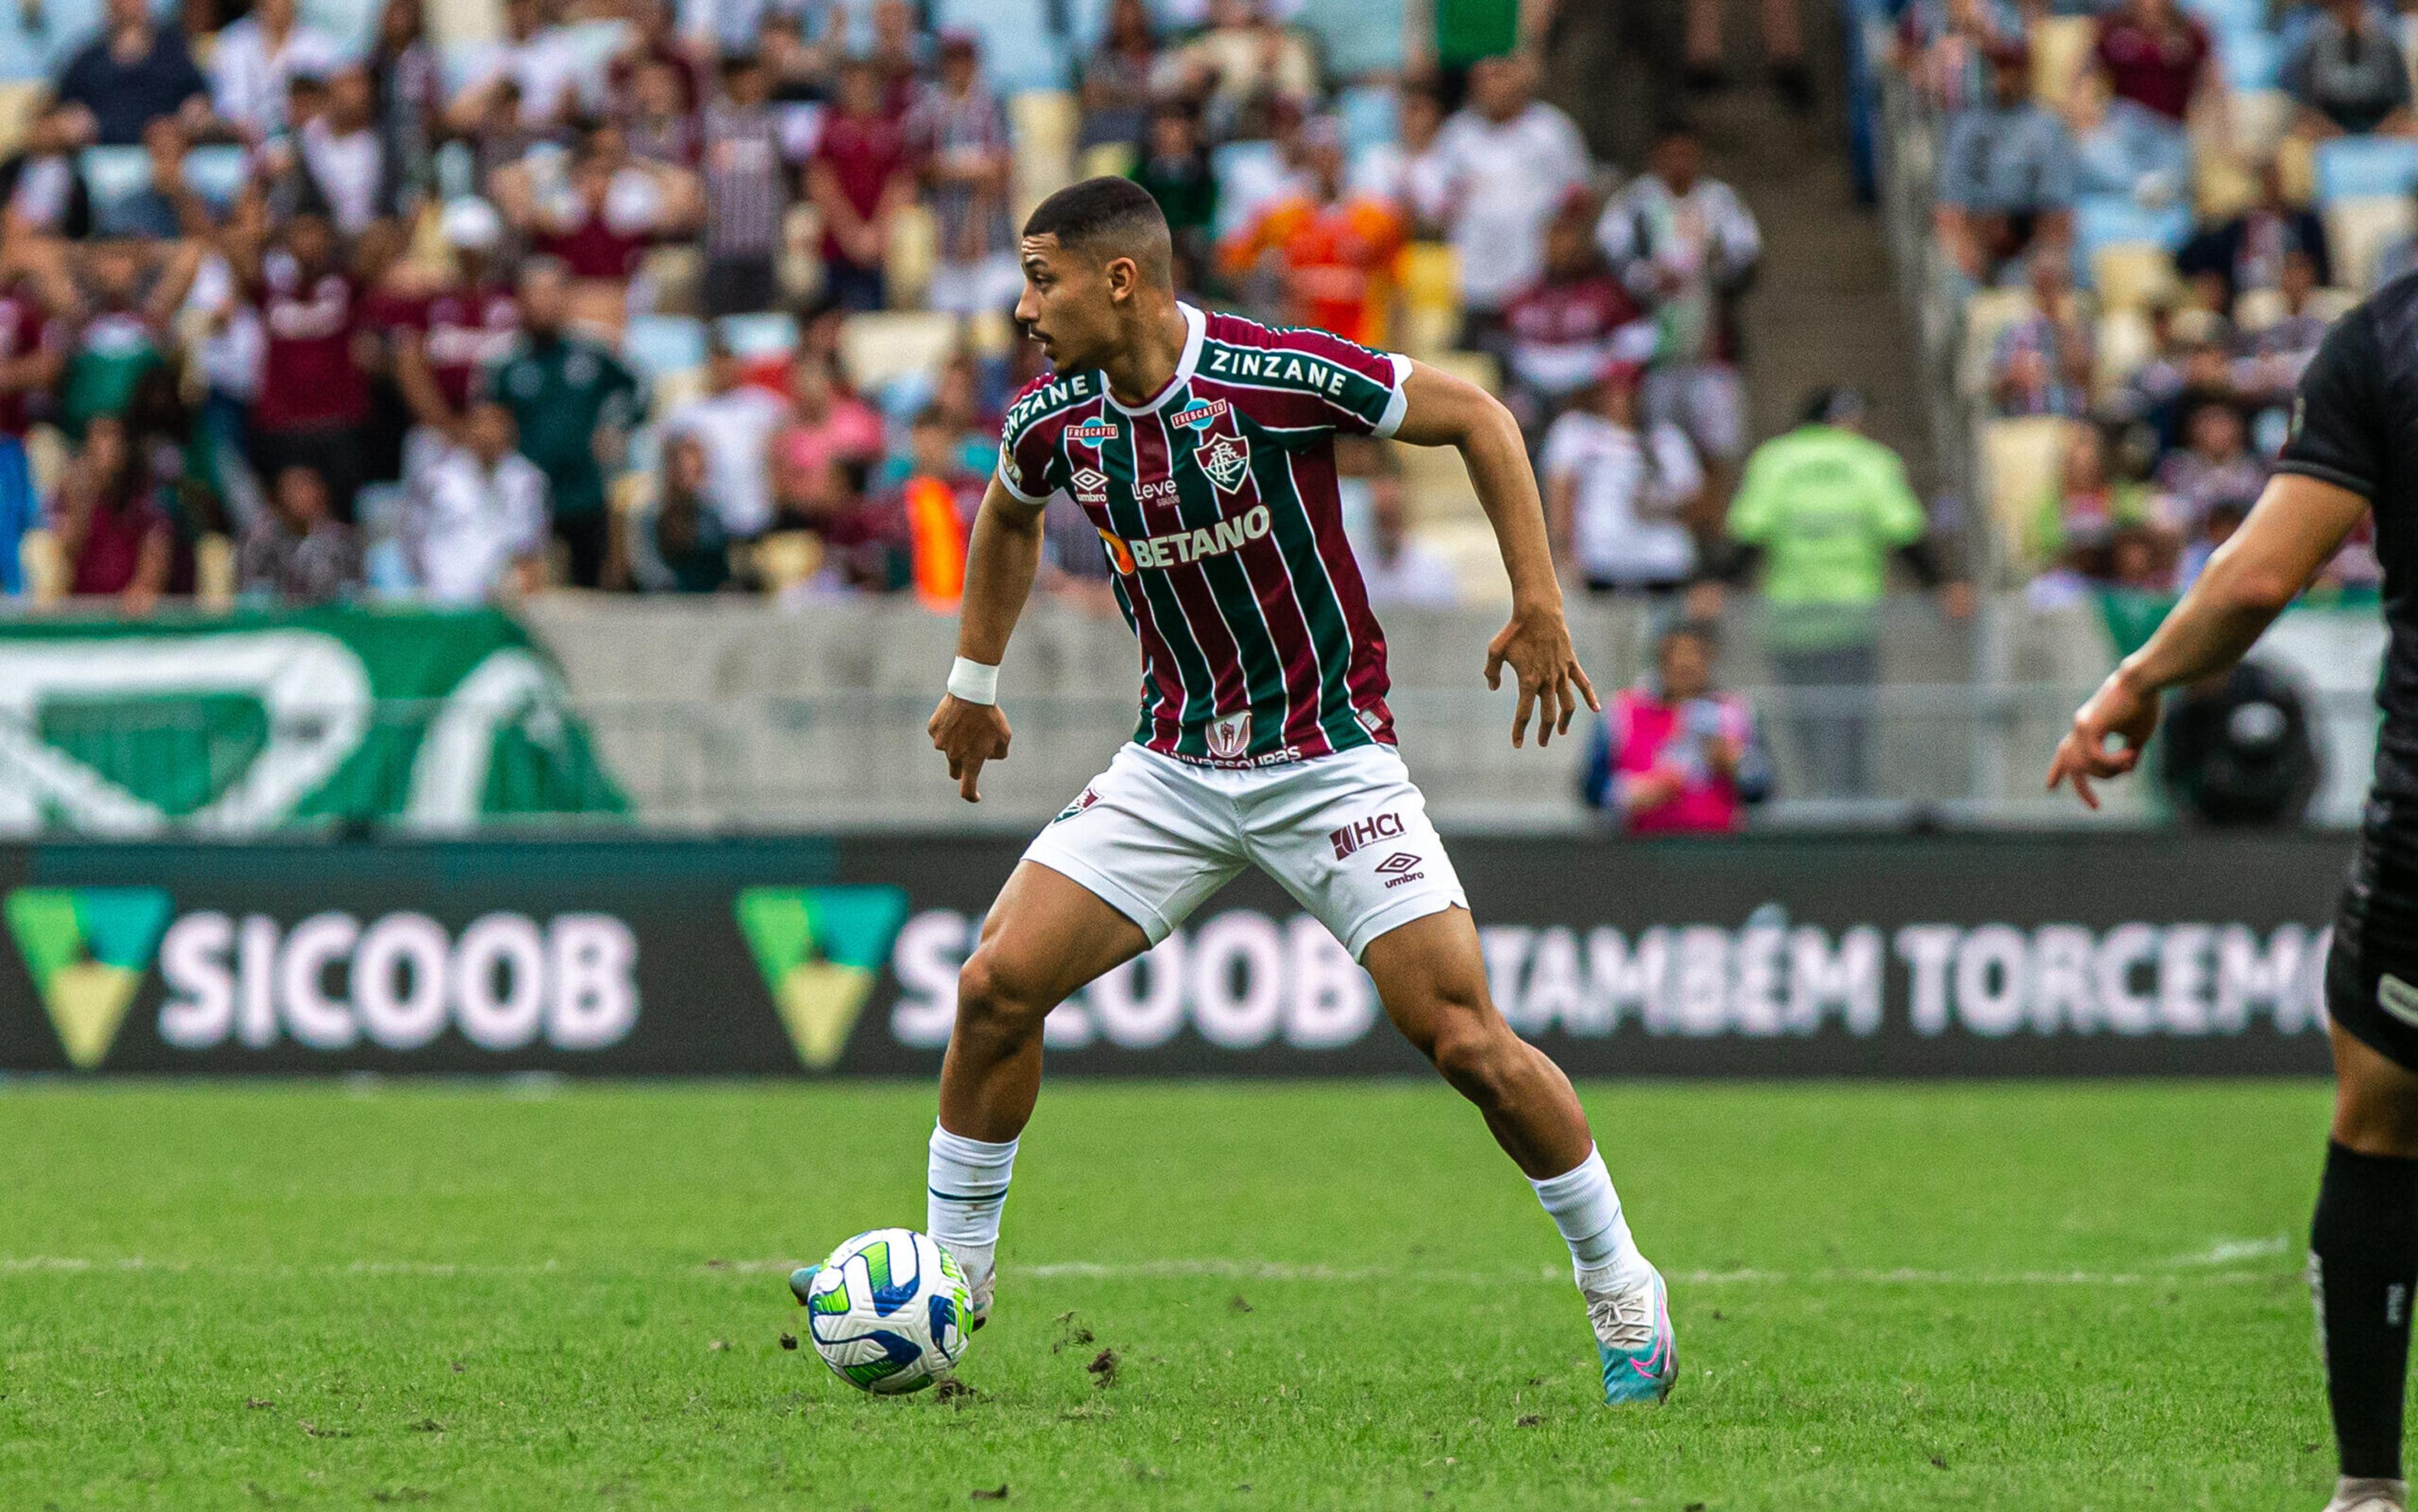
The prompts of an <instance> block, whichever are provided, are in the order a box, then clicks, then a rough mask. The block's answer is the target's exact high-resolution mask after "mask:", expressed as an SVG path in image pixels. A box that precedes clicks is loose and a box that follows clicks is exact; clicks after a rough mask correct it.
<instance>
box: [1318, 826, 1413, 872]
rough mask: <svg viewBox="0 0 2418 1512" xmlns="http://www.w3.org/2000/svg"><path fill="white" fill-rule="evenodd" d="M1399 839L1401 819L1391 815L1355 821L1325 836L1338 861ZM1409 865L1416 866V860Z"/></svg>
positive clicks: (1383, 868) (1382, 869) (1380, 869)
mask: <svg viewBox="0 0 2418 1512" xmlns="http://www.w3.org/2000/svg"><path fill="white" fill-rule="evenodd" d="M1401 837H1402V817H1401V816H1400V814H1393V813H1385V814H1380V815H1377V816H1376V817H1373V818H1366V819H1355V820H1354V821H1353V822H1352V823H1350V824H1347V825H1345V826H1344V827H1343V828H1341V829H1340V830H1336V831H1332V832H1329V833H1328V834H1327V836H1326V838H1327V839H1329V840H1332V841H1333V842H1335V859H1336V860H1338V861H1341V860H1342V859H1343V858H1344V857H1346V856H1349V855H1351V854H1352V853H1353V852H1354V851H1355V850H1357V849H1359V848H1361V847H1362V846H1373V845H1375V844H1376V843H1377V842H1378V841H1380V840H1399V839H1400V838H1401ZM1395 859H1396V860H1400V857H1397V858H1395ZM1411 864H1412V865H1414V866H1416V865H1417V864H1418V858H1417V857H1416V856H1414V857H1412V858H1411ZM1377 869H1378V870H1379V871H1384V870H1385V867H1384V866H1380V867H1378V868H1377Z"/></svg>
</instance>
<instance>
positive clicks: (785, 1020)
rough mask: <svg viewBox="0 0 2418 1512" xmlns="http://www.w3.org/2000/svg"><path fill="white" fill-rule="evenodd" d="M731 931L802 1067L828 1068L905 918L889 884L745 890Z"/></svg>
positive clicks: (900, 892)
mask: <svg viewBox="0 0 2418 1512" xmlns="http://www.w3.org/2000/svg"><path fill="white" fill-rule="evenodd" d="M735 907H736V909H737V912H738V915H739V932H740V933H741V934H742V935H744V936H746V937H747V948H748V950H749V952H750V953H751V954H753V955H755V957H756V969H757V970H758V971H760V972H762V973H763V975H764V985H765V987H766V988H767V989H768V990H770V991H771V993H772V994H773V1006H775V1007H777V1008H778V1009H779V1010H780V1012H781V1023H782V1025H783V1026H784V1027H785V1028H787V1029H788V1031H789V1043H790V1045H791V1046H794V1047H795V1048H796V1050H797V1052H798V1059H799V1061H802V1062H803V1063H804V1065H805V1066H806V1068H807V1069H808V1070H810V1071H828V1070H829V1069H831V1067H832V1066H834V1065H835V1064H837V1063H838V1061H839V1058H840V1052H841V1051H843V1050H845V1049H847V1048H848V1036H849V1031H851V1030H853V1029H854V1028H855V1027H856V1017H857V1015H858V1014H860V1013H862V1012H863V1011H864V1009H865V1000H866V999H867V998H869V997H871V996H872V995H873V984H874V983H875V982H876V981H877V980H878V979H880V975H881V968H882V965H883V963H884V962H886V961H888V960H889V959H890V945H891V941H893V940H894V939H897V937H898V926H899V924H902V923H904V922H905V920H906V918H907V893H906V891H905V890H904V889H902V888H895V887H751V888H748V889H747V890H745V891H744V892H742V893H740V894H739V897H738V900H737V903H736V905H735Z"/></svg>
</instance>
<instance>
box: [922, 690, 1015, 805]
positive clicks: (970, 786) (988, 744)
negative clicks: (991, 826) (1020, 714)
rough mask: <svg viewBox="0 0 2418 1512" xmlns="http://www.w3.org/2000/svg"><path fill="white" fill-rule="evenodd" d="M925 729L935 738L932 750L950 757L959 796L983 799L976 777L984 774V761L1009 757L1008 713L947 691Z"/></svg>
mask: <svg viewBox="0 0 2418 1512" xmlns="http://www.w3.org/2000/svg"><path fill="white" fill-rule="evenodd" d="M925 729H926V731H927V732H928V733H929V734H930V735H931V737H932V749H934V750H935V751H938V752H940V753H941V755H942V756H947V757H948V758H949V775H950V776H952V777H955V778H956V779H957V793H958V796H960V797H962V798H963V799H964V800H965V801H966V802H969V803H979V802H982V793H981V792H980V791H979V790H978V789H977V788H976V787H975V786H974V779H975V778H977V777H979V776H980V775H981V774H982V769H983V763H984V762H986V761H1004V760H1006V759H1007V742H1008V739H1009V734H1010V732H1009V730H1008V727H1007V716H1006V715H1005V714H1003V713H1001V712H1000V709H999V706H998V705H997V704H970V703H967V702H966V701H965V700H964V699H962V698H959V697H958V696H957V695H955V694H948V693H944V694H942V695H941V707H940V708H938V709H935V710H932V723H931V724H929V725H926V726H925Z"/></svg>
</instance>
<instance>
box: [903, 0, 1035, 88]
mask: <svg viewBox="0 0 2418 1512" xmlns="http://www.w3.org/2000/svg"><path fill="white" fill-rule="evenodd" d="M932 23H933V24H934V25H935V26H941V27H952V26H954V27H962V28H964V29H965V30H967V31H970V32H972V33H973V34H974V35H975V36H977V37H979V38H982V61H983V72H984V73H985V74H986V75H987V76H988V77H989V79H990V84H991V87H992V88H993V89H995V90H997V91H998V92H999V93H1000V94H1001V95H1002V96H1005V95H1017V94H1022V93H1023V92H1024V91H1026V90H1028V89H1064V88H1065V87H1066V81H1067V77H1068V74H1067V56H1066V54H1067V45H1066V40H1065V38H1061V37H1059V36H1057V35H1055V34H1054V33H1052V32H1051V31H1050V29H1049V13H1048V7H1047V5H1045V4H1044V0H939V3H938V4H936V5H934V6H933V7H932Z"/></svg>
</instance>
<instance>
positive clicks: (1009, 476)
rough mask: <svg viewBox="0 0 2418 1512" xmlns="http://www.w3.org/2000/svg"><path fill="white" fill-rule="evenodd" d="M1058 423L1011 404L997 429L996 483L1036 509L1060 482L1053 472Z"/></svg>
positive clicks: (1055, 467)
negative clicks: (1025, 413) (1023, 413)
mask: <svg viewBox="0 0 2418 1512" xmlns="http://www.w3.org/2000/svg"><path fill="white" fill-rule="evenodd" d="M1057 435H1058V426H1057V425H1056V424H1055V423H1054V422H1053V420H1052V419H1051V418H1050V417H1048V416H1046V415H1045V416H1040V417H1034V418H1027V417H1024V416H1021V415H1019V414H1018V413H1017V411H1016V410H1015V409H1014V408H1011V409H1010V410H1009V411H1008V417H1007V421H1006V423H1005V424H1003V425H1002V426H1001V427H1000V430H999V485H1000V486H1001V487H1002V488H1004V489H1006V490H1007V491H1008V493H1009V494H1010V495H1011V496H1013V497H1015V499H1016V500H1017V501H1018V503H1020V504H1024V505H1027V506H1029V507H1031V508H1033V509H1036V510H1037V509H1039V508H1041V507H1042V506H1043V505H1045V504H1047V503H1048V502H1049V496H1050V495H1051V494H1053V493H1055V492H1057V491H1058V489H1059V488H1060V487H1061V486H1063V481H1062V480H1061V479H1059V478H1058V477H1057V476H1056V471H1057V463H1058V446H1057Z"/></svg>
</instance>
